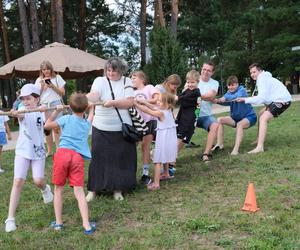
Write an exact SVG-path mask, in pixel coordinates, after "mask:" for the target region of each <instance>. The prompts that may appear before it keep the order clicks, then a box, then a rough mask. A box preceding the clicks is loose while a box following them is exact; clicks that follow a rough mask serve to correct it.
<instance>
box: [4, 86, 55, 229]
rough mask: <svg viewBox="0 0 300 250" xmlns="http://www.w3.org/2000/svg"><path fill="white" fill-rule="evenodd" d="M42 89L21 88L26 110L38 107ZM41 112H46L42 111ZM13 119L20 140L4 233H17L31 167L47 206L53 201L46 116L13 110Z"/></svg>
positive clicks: (35, 87)
mask: <svg viewBox="0 0 300 250" xmlns="http://www.w3.org/2000/svg"><path fill="white" fill-rule="evenodd" d="M39 97H40V89H39V87H37V86H36V85H34V84H26V85H24V86H23V87H22V89H21V94H20V99H21V100H22V103H23V104H24V109H28V110H30V109H35V108H37V106H38V103H39V99H40V98H39ZM40 111H43V109H42V108H41V109H40ZM13 116H15V117H18V119H19V124H20V130H19V131H20V134H19V137H18V140H17V145H16V151H15V164H14V182H13V186H12V190H11V194H10V202H9V210H8V218H7V220H6V221H5V231H6V232H12V231H15V230H16V229H17V228H16V223H15V213H16V209H17V206H18V202H19V198H20V194H21V191H22V188H23V185H24V183H25V179H26V176H27V172H28V169H29V166H30V164H31V167H32V177H33V181H34V183H35V185H36V186H37V187H38V188H39V189H40V190H41V192H42V195H43V199H44V203H50V202H52V200H53V194H52V192H51V188H50V186H49V185H46V183H45V180H44V169H45V146H44V134H43V133H44V117H43V114H42V113H41V112H32V113H25V114H18V111H13Z"/></svg>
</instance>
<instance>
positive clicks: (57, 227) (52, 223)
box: [50, 221, 64, 231]
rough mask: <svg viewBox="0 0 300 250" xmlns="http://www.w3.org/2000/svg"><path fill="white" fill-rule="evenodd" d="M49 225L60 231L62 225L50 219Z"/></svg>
mask: <svg viewBox="0 0 300 250" xmlns="http://www.w3.org/2000/svg"><path fill="white" fill-rule="evenodd" d="M50 226H51V227H52V228H53V229H54V230H55V231H61V230H62V229H63V227H64V225H63V224H56V221H52V222H51V224H50Z"/></svg>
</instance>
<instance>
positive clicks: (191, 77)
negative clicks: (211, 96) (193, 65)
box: [185, 69, 200, 82]
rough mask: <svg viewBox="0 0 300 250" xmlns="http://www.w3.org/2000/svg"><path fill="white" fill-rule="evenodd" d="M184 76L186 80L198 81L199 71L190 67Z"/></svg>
mask: <svg viewBox="0 0 300 250" xmlns="http://www.w3.org/2000/svg"><path fill="white" fill-rule="evenodd" d="M185 78H186V80H195V81H197V82H199V79H200V73H199V72H198V71H197V70H194V69H192V70H190V71H189V72H187V73H186V76H185Z"/></svg>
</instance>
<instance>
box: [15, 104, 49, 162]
mask: <svg viewBox="0 0 300 250" xmlns="http://www.w3.org/2000/svg"><path fill="white" fill-rule="evenodd" d="M22 109H24V108H22ZM44 122H45V117H44V113H41V112H33V113H25V114H24V118H23V119H22V120H19V125H20V128H19V137H18V140H17V145H16V155H19V156H22V157H24V158H26V159H29V160H39V159H45V158H46V154H45V145H44Z"/></svg>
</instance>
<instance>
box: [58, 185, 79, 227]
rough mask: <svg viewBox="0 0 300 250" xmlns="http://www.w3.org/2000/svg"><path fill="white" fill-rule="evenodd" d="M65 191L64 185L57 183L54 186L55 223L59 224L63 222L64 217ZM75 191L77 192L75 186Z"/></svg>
mask: <svg viewBox="0 0 300 250" xmlns="http://www.w3.org/2000/svg"><path fill="white" fill-rule="evenodd" d="M63 191H64V186H57V185H55V187H54V213H55V223H56V224H57V225H61V224H63V219H62V209H63ZM74 192H75V187H74ZM75 196H76V195H75Z"/></svg>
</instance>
